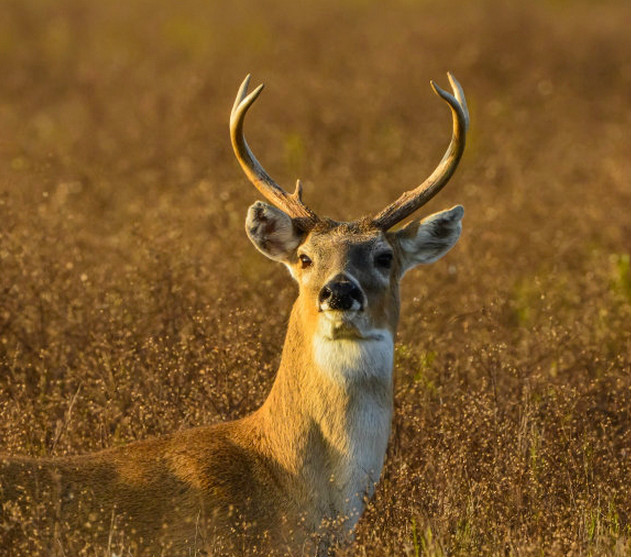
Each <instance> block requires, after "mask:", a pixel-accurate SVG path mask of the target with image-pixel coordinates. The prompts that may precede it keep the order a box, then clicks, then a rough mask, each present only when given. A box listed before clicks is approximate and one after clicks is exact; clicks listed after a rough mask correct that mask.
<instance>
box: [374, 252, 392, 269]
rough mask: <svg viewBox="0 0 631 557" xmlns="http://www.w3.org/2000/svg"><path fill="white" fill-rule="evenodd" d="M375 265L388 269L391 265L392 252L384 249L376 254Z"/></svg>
mask: <svg viewBox="0 0 631 557" xmlns="http://www.w3.org/2000/svg"><path fill="white" fill-rule="evenodd" d="M375 265H376V266H377V267H381V268H382V269H389V268H390V267H392V253H390V252H389V251H386V252H384V253H380V254H379V255H377V256H376V257H375Z"/></svg>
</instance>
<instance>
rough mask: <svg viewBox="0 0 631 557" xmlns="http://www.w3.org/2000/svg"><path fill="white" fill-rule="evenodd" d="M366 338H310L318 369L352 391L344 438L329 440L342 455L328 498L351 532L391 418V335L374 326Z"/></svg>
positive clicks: (381, 456) (373, 476) (379, 458)
mask: <svg viewBox="0 0 631 557" xmlns="http://www.w3.org/2000/svg"><path fill="white" fill-rule="evenodd" d="M364 338H365V340H358V339H338V340H330V339H329V338H326V337H323V336H321V335H315V336H314V340H313V353H314V359H315V362H316V364H317V365H318V367H319V368H320V369H321V370H322V372H323V373H325V374H326V375H327V377H328V378H329V379H331V380H333V382H334V383H336V384H338V385H339V386H342V387H343V388H344V389H346V391H347V392H348V394H349V395H350V396H349V401H350V403H349V406H348V408H347V412H346V415H345V416H344V418H343V421H344V426H343V428H344V432H343V436H342V437H341V438H336V439H330V440H328V441H329V442H330V443H331V444H332V445H333V448H334V449H336V452H337V453H338V454H339V455H340V458H339V460H338V462H337V463H336V464H335V466H334V469H333V470H332V471H331V488H332V490H331V493H330V494H329V501H330V504H332V506H333V508H334V509H335V513H336V514H337V515H338V516H340V517H343V518H344V522H345V525H346V529H347V531H348V533H349V534H350V532H351V530H352V529H353V527H354V526H355V524H356V523H357V521H358V520H359V517H360V516H361V514H362V512H363V509H364V501H365V498H367V497H370V496H371V495H372V492H373V491H374V486H375V483H376V482H377V481H378V479H379V476H380V475H381V470H382V468H383V462H384V458H385V454H386V448H387V445H388V437H389V436H390V425H391V421H392V406H393V404H392V364H393V354H394V343H393V338H392V335H391V333H390V332H389V331H387V330H383V329H373V330H372V331H370V333H369V334H365V335H364ZM338 419H339V418H338Z"/></svg>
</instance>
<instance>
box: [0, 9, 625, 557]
mask: <svg viewBox="0 0 631 557" xmlns="http://www.w3.org/2000/svg"><path fill="white" fill-rule="evenodd" d="M0 10H1V11H2V18H0V76H1V78H0V451H1V452H6V453H13V454H28V455H35V456H37V455H65V454H77V453H82V452H89V451H94V450H98V449H101V448H104V447H111V446H115V445H119V444H122V443H125V442H129V441H131V440H136V439H142V438H146V437H148V436H152V435H159V434H163V433H166V432H173V431H177V430H180V429H183V428H187V427H190V426H194V425H200V424H208V423H213V422H216V421H219V420H226V419H232V418H235V417H238V416H242V415H244V414H246V413H247V412H249V411H251V410H253V409H255V408H256V407H257V406H258V405H259V404H260V403H261V402H262V400H263V399H264V397H265V395H266V393H267V391H268V389H269V387H270V385H271V382H272V380H273V377H274V371H275V369H276V366H277V364H278V361H279V356H280V348H281V346H282V341H283V337H284V331H285V326H286V322H287V318H288V313H289V309H290V307H291V304H292V302H293V300H294V298H295V296H296V288H295V286H294V284H293V283H292V281H291V279H290V277H289V276H288V274H287V273H286V271H285V270H284V269H283V268H281V266H278V265H274V264H273V263H271V262H269V261H268V260H266V259H265V258H264V257H262V256H261V255H259V254H258V253H257V252H256V250H255V249H254V248H253V247H252V246H251V245H250V243H249V242H248V240H247V238H246V235H245V233H244V231H243V221H244V218H245V213H246V210H247V207H248V205H249V204H250V203H252V202H253V201H254V200H256V199H257V193H256V191H255V190H254V188H253V187H252V186H251V185H250V184H249V183H248V182H247V181H246V179H245V178H244V177H243V176H242V174H241V171H240V169H239V168H238V165H237V163H236V162H235V161H234V157H233V155H232V151H231V147H230V143H229V138H228V115H229V111H230V107H231V104H232V100H233V97H234V95H235V93H236V89H237V87H238V85H239V83H240V82H241V80H242V79H243V77H244V75H245V74H246V73H248V72H252V73H253V80H254V82H256V83H258V82H261V81H263V82H265V83H266V84H267V88H266V90H265V92H264V93H263V96H262V97H261V99H260V100H259V101H258V103H257V106H256V108H254V109H253V111H252V114H251V115H250V116H249V120H248V128H247V131H248V138H249V142H250V144H251V145H252V146H253V149H254V151H255V152H256V154H257V156H258V157H259V158H260V159H261V160H262V161H263V163H264V165H265V166H266V168H267V169H268V171H270V173H271V174H272V175H273V176H274V177H275V178H276V179H277V180H278V181H279V183H281V184H285V185H286V187H287V188H291V185H292V184H293V181H294V180H295V179H296V177H301V178H302V179H303V182H304V186H305V194H304V197H305V201H306V202H307V203H308V204H309V205H310V206H311V207H313V208H314V209H315V210H317V211H318V212H319V213H321V214H325V215H328V216H331V217H333V218H338V219H344V220H350V219H352V218H356V217H358V216H360V215H362V214H364V213H370V212H375V211H377V210H379V209H381V208H382V207H384V206H385V205H386V204H387V203H388V202H390V201H392V200H394V199H395V198H396V197H397V196H398V195H399V193H400V192H402V191H404V190H405V189H409V188H410V187H412V186H415V185H416V184H417V183H419V182H420V181H421V180H422V179H424V178H425V177H426V176H427V174H428V173H429V172H430V171H431V170H432V169H433V167H434V165H435V164H436V163H437V162H438V160H439V159H440V157H441V156H442V152H443V150H444V149H445V146H446V144H447V142H448V138H449V133H450V120H449V118H450V116H449V112H448V110H447V109H446V108H445V106H444V105H443V104H442V103H441V102H440V101H439V100H438V99H437V98H436V97H435V96H434V95H433V94H432V92H431V90H430V88H429V84H428V81H429V79H434V80H436V81H437V82H438V83H439V84H441V85H443V86H446V85H447V80H446V75H445V72H446V71H447V70H450V71H452V72H453V73H454V74H455V75H456V76H457V77H458V79H459V80H460V82H461V83H462V84H463V86H464V89H465V92H466V94H467V98H468V101H469V105H470V110H471V117H472V125H471V133H470V139H469V143H468V146H467V151H466V153H465V157H464V159H463V161H462V163H461V165H460V169H459V170H458V172H457V174H456V176H455V177H454V179H453V180H452V182H451V184H450V185H449V186H448V187H447V188H446V189H445V190H444V191H443V192H442V193H441V194H440V195H439V196H438V197H437V198H435V199H434V200H433V201H431V203H430V204H429V205H428V206H427V207H426V208H425V209H424V211H425V212H426V213H429V212H433V211H437V210H440V209H443V208H447V207H450V206H452V205H454V204H456V203H462V204H463V205H464V206H465V208H466V215H465V221H464V232H463V236H462V238H461V240H460V242H459V244H458V245H457V247H456V248H455V249H454V250H453V251H452V252H450V254H449V255H448V256H446V257H445V258H444V259H443V260H441V261H440V262H438V263H437V264H435V265H434V266H432V267H428V268H426V269H422V270H416V271H414V272H411V273H409V275H407V276H406V278H405V279H404V281H403V292H402V296H403V309H402V320H401V326H400V330H399V337H398V345H397V349H396V362H395V382H396V383H395V390H396V414H395V423H394V428H393V434H392V438H391V443H390V449H389V453H388V458H387V464H386V468H385V472H384V476H383V477H382V481H381V483H380V485H379V488H378V490H377V495H376V497H375V499H374V501H373V503H372V505H371V507H370V508H369V510H368V511H367V512H366V514H365V515H364V517H363V518H362V520H361V522H360V526H359V529H358V535H357V541H356V543H355V545H354V546H353V547H351V548H349V549H348V550H347V551H346V552H345V553H344V554H345V555H348V556H351V555H366V556H375V557H377V556H389V555H392V556H395V555H396V556H399V555H411V556H419V555H426V556H441V555H453V556H471V555H494V556H507V555H511V556H540V555H573V556H590V555H606V556H622V555H629V554H631V500H630V497H629V485H631V427H630V411H631V370H630V367H631V366H630V364H631V327H630V325H629V324H630V323H631V273H630V262H629V253H630V239H631V218H630V216H631V215H630V213H631V156H630V153H631V133H630V129H631V126H630V125H631V102H630V100H631V97H630V92H631V58H630V56H629V53H631V34H629V21H631V5H630V4H629V3H628V2H625V1H622V0H620V1H615V2H614V1H609V0H606V1H604V2H588V1H582V0H581V1H574V2H570V1H567V0H565V1H563V0H554V1H552V0H550V1H543V0H537V1H535V2H529V3H518V2H511V1H502V0H484V1H482V2H466V3H465V2H457V1H456V0H447V1H445V2H437V1H434V0H426V1H413V0H399V1H394V2H391V3H389V4H388V7H387V8H385V7H384V6H383V5H382V4H381V3H378V2H374V1H371V0H344V1H342V2H333V1H332V0H325V1H324V2H312V3H305V4H302V3H294V2H289V1H286V0H285V1H271V0H264V1H259V2H255V1H254V0H239V1H236V2H232V3H230V5H228V3H223V2H209V1H204V2H202V1H201V0H183V1H180V2H168V1H167V0H153V1H151V2H149V1H147V0H134V1H131V2H123V1H121V0H114V1H111V2H99V3H97V2H88V1H87V0H82V1H80V0H58V1H56V2H52V1H45V0H27V1H23V0H3V2H2V6H1V7H0ZM625 486H626V487H625ZM0 528H1V525H0ZM25 528H28V524H26V525H25ZM57 551H60V553H59V554H60V555H62V554H63V553H62V552H61V549H59V548H57ZM90 551H92V550H90ZM90 551H88V552H87V553H86V554H87V555H101V553H98V551H97V550H93V551H92V552H90ZM0 553H2V551H1V549H0Z"/></svg>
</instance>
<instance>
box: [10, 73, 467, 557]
mask: <svg viewBox="0 0 631 557" xmlns="http://www.w3.org/2000/svg"><path fill="white" fill-rule="evenodd" d="M449 81H450V83H451V86H452V89H453V95H452V94H450V93H448V92H446V91H444V90H442V89H441V88H440V87H438V86H437V85H435V84H434V83H432V87H433V89H434V91H435V92H436V94H437V95H438V96H440V97H441V98H442V99H443V100H444V101H446V102H447V104H448V105H449V107H450V108H451V112H452V115H453V134H452V139H451V142H450V144H449V147H448V149H447V152H446V153H445V156H444V157H443V159H442V161H441V162H440V164H439V165H438V167H437V168H436V170H434V172H433V173H432V174H431V176H430V177H429V178H427V180H425V181H424V182H423V183H422V184H421V185H420V186H418V187H417V188H416V189H414V190H411V191H408V192H406V193H404V194H403V195H402V196H401V197H400V198H399V199H398V200H396V201H395V202H394V203H392V204H391V205H389V206H388V207H386V208H385V209H383V210H382V211H381V212H379V213H378V214H377V215H375V216H370V217H364V218H362V219H360V220H358V221H355V222H335V221H333V220H330V219H327V218H320V217H318V216H317V215H316V214H315V213H314V212H313V211H312V210H311V209H309V208H308V207H307V206H306V205H305V204H304V203H303V202H302V197H301V187H300V182H298V184H297V186H296V191H295V192H294V193H293V194H288V193H287V192H285V191H284V190H283V189H282V188H280V187H279V186H278V185H277V184H276V183H275V182H274V181H273V180H272V179H271V178H270V177H269V175H268V174H267V173H266V172H265V170H264V169H263V168H262V167H261V165H260V164H259V163H258V161H257V160H256V158H255V157H254V155H253V154H252V152H251V151H250V148H249V147H248V145H247V143H246V141H245V138H244V135H243V121H244V117H245V114H246V112H247V111H248V109H249V108H250V107H251V106H252V103H253V102H254V101H255V100H256V99H257V97H258V96H259V94H260V92H261V89H262V85H261V86H259V87H258V88H257V89H255V90H254V91H253V92H251V93H249V94H248V83H249V76H248V77H247V78H246V79H245V81H244V82H243V84H242V85H241V88H240V89H239V92H238V94H237V98H236V100H235V103H234V107H233V109H232V113H231V116H230V135H231V139H232V145H233V147H234V151H235V153H236V156H237V159H238V161H239V163H240V164H241V167H242V168H243V170H244V171H245V173H246V175H247V176H248V178H249V179H250V180H251V181H252V182H253V184H254V185H255V186H256V187H257V188H258V190H259V191H260V192H261V194H262V195H263V196H264V197H265V198H266V199H267V200H268V201H270V202H271V203H272V205H269V204H267V203H263V202H256V203H254V205H252V206H251V207H250V209H249V211H248V214H247V219H246V231H247V234H248V236H249V237H250V240H251V241H252V243H253V244H254V245H255V246H256V248H257V249H258V250H259V251H261V252H262V253H263V254H264V255H266V256H267V257H269V258H271V259H273V260H275V261H280V262H282V263H283V264H285V265H286V266H287V267H288V269H289V271H290V273H291V275H292V276H293V277H294V279H295V280H296V282H298V286H299V294H298V298H297V300H296V302H295V304H294V306H293V309H292V311H291V317H290V320H289V326H288V330H287V337H286V340H285V345H284V347H283V353H282V359H281V363H280V367H279V369H278V373H277V375H276V379H275V382H274V385H273V387H272V389H271V392H270V393H269V396H268V397H267V399H266V400H265V402H264V403H263V405H262V406H261V407H260V408H259V409H258V410H257V411H256V412H254V413H253V414H251V415H249V416H246V417H245V418H242V419H239V420H236V421H233V422H227V423H221V424H217V425H211V426H206V427H198V428H195V429H191V430H188V431H184V432H180V433H176V434H172V435H168V436H166V437H161V438H156V439H150V440H147V441H142V442H137V443H132V444H130V445H127V446H125V447H120V448H115V449H110V450H105V451H102V452H98V453H95V454H91V455H86V456H75V457H66V458H57V459H32V458H26V457H3V458H2V459H0V482H1V483H0V499H1V502H2V523H0V538H1V541H0V547H1V548H2V554H3V555H7V556H9V555H16V556H17V555H25V554H27V553H28V554H31V555H33V554H38V553H39V554H46V555H50V554H60V555H61V554H66V555H69V554H79V553H80V552H81V551H84V550H85V547H87V546H94V544H97V545H99V546H101V547H102V548H104V549H105V551H107V552H108V553H111V552H114V550H116V553H120V552H122V551H124V552H125V554H127V552H130V553H131V554H133V555H152V556H155V555H169V556H176V555H194V554H196V553H199V554H201V553H204V552H205V554H209V555H218V554H224V553H225V554H229V555H235V554H243V553H262V554H265V555H269V554H292V555H303V554H305V555H316V554H317V555H327V554H328V553H330V552H332V551H333V548H334V547H335V546H336V545H337V544H340V543H344V542H345V541H348V540H349V539H350V538H351V537H352V531H353V529H354V527H355V524H356V523H357V520H358V519H359V517H360V516H361V514H362V511H363V509H364V505H365V501H366V499H367V498H368V497H370V496H371V494H372V492H373V489H374V486H375V483H376V482H377V480H378V479H379V476H380V474H381V469H382V466H383V462H384V457H385V453H386V447H387V444H388V437H389V434H390V424H391V418H392V408H393V388H392V366H393V347H394V344H393V343H394V337H395V334H396V329H397V323H398V320H399V282H400V279H401V277H402V276H403V274H404V273H405V272H406V271H408V270H409V269H411V268H412V267H414V266H416V265H419V264H425V263H431V262H433V261H436V260H437V259H439V258H440V257H442V256H443V255H444V254H445V253H447V251H449V249H451V247H452V246H453V245H454V244H455V243H456V241H457V240H458V237H459V236H460V230H461V219H462V216H463V209H462V207H461V206H456V207H454V208H452V209H449V210H447V211H442V212H440V213H436V214H434V215H432V216H430V217H428V218H426V219H425V220H422V221H419V220H414V221H412V222H410V223H409V224H407V225H406V226H404V227H403V228H401V229H399V230H397V231H391V230H390V229H391V228H392V227H393V226H394V225H395V224H397V223H399V222H400V221H402V220H403V219H405V218H406V217H408V216H409V215H411V214H412V213H413V212H414V211H416V210H417V209H418V208H419V207H421V206H422V205H423V204H425V203H426V202H427V201H428V200H429V199H431V198H432V197H433V196H434V195H435V194H436V193H437V192H438V191H439V190H440V189H441V188H442V187H443V186H444V185H445V184H446V183H447V181H448V180H449V178H450V177H451V175H452V174H453V172H454V170H455V168H456V166H457V164H458V161H459V160H460V158H461V156H462V153H463V150H464V145H465V134H466V130H467V126H468V120H469V116H468V112H467V106H466V103H465V98H464V94H463V91H462V88H461V87H460V85H459V84H458V82H457V81H456V80H455V79H454V78H453V77H452V76H451V75H449ZM27 519H28V521H27ZM84 544H85V547H84ZM89 554H98V555H100V554H102V553H95V552H94V550H91V551H90V552H89Z"/></svg>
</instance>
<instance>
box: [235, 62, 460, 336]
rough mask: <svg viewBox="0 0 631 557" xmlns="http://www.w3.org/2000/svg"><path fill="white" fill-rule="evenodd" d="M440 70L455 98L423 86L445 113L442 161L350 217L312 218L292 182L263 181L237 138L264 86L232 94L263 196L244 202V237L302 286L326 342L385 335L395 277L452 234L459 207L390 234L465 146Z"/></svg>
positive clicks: (428, 258)
mask: <svg viewBox="0 0 631 557" xmlns="http://www.w3.org/2000/svg"><path fill="white" fill-rule="evenodd" d="M448 76H449V81H450V84H451V87H452V90H453V95H452V94H450V93H448V92H447V91H444V90H443V89H441V88H440V87H439V86H438V85H436V84H435V83H434V82H431V86H432V88H433V90H434V92H435V93H436V94H437V95H438V96H439V97H441V98H442V99H443V100H444V101H445V102H446V103H447V104H448V105H449V107H450V109H451V112H452V116H453V133H452V138H451V142H450V144H449V147H448V148H447V151H446V153H445V155H444V156H443V159H442V160H441V162H440V163H439V164H438V166H437V167H436V169H435V170H434V172H432V174H431V175H430V176H429V177H428V178H427V179H426V180H425V181H424V182H423V183H422V184H421V185H419V186H418V187H417V188H415V189H413V190H411V191H408V192H405V193H404V194H403V195H401V197H399V198H398V199H397V200H396V201H394V202H393V203H392V204H390V205H388V206H387V207H386V208H385V209H383V210H382V211H380V212H379V213H377V214H376V215H375V216H368V217H363V218H361V219H359V220H357V221H354V222H336V221H333V220H331V219H328V218H320V217H318V216H317V215H316V214H315V213H314V212H313V211H312V210H311V209H310V208H309V207H307V206H306V205H305V204H304V203H303V201H302V187H301V184H300V181H298V182H297V184H296V189H295V191H294V193H293V194H289V193H287V192H286V191H285V190H284V189H282V188H281V187H280V186H279V185H278V184H277V183H276V182H275V181H274V180H272V178H270V176H269V175H268V174H267V172H266V171H265V170H264V169H263V167H262V166H261V165H260V163H259V162H258V161H257V160H256V158H255V157H254V155H253V154H252V151H251V150H250V148H249V146H248V144H247V142H246V140H245V137H244V135H243V121H244V118H245V115H246V113H247V111H248V109H249V108H250V107H251V106H252V104H253V103H254V101H255V100H256V99H257V98H258V96H259V95H260V93H261V91H262V89H263V85H259V86H258V87H257V88H256V89H255V90H254V91H252V92H251V93H249V94H248V85H249V81H250V76H247V77H246V78H245V80H244V81H243V83H242V85H241V87H240V89H239V92H238V93H237V97H236V99H235V102H234V106H233V108H232V113H231V116H230V135H231V140H232V146H233V148H234V152H235V154H236V157H237V160H238V161H239V163H240V164H241V167H242V168H243V170H244V172H245V174H246V175H247V176H248V178H249V179H250V181H251V182H252V183H253V184H254V186H255V187H256V188H257V189H258V190H259V191H260V192H261V194H262V195H263V196H264V197H265V198H266V199H267V200H268V201H270V202H271V204H268V203H263V202H260V201H257V202H256V203H254V205H252V206H251V207H250V209H249V211H248V215H247V218H246V231H247V234H248V236H249V238H250V240H251V241H252V243H253V244H254V245H255V246H256V248H257V249H258V250H259V251H260V252H261V253H263V254H264V255H266V256H267V257H269V258H270V259H273V260H275V261H280V262H282V263H284V264H285V265H286V266H287V267H288V269H289V271H290V272H291V274H292V276H293V277H294V279H295V280H296V281H297V282H298V284H299V287H300V293H299V296H298V300H297V307H298V308H299V313H300V315H301V317H302V320H303V322H304V325H306V326H308V327H309V328H310V329H312V330H314V331H317V332H318V333H319V335H320V336H321V337H323V338H325V339H329V340H337V339H355V340H370V339H371V338H375V337H376V336H379V335H381V334H382V332H383V331H389V333H390V334H391V335H392V336H393V335H394V333H395V331H396V326H397V322H398V317H399V281H400V279H401V277H402V276H403V274H404V273H405V272H406V271H408V270H409V269H411V268H412V267H415V266H416V265H422V264H427V263H432V262H434V261H436V260H438V259H440V258H441V257H442V256H443V255H445V254H446V253H447V252H448V251H449V250H450V249H451V248H452V247H453V246H454V244H455V243H456V241H457V240H458V238H459V236H460V232H461V220H462V217H463V214H464V209H463V208H462V206H460V205H458V206H456V207H453V208H452V209H449V210H446V211H441V212H439V213H435V214H433V215H431V216H430V217H427V218H425V219H424V220H412V221H411V222H409V223H408V224H407V225H405V226H404V227H402V228H400V229H398V230H395V231H392V230H391V229H392V228H393V227H394V225H396V224H397V223H399V222H401V221H402V220H403V219H405V218H406V217H408V216H409V215H411V214H412V213H413V212H415V211H416V210H417V209H418V208H420V207H421V206H423V205H424V204H426V203H427V202H428V201H429V200H430V199H431V198H432V197H433V196H434V195H436V194H437V193H438V192H439V191H440V190H441V189H442V188H443V186H444V185H445V184H446V183H447V182H448V180H449V179H450V178H451V176H452V174H453V173H454V171H455V169H456V167H457V165H458V162H459V160H460V158H461V156H462V153H463V151H464V147H465V135H466V131H467V127H468V124H469V114H468V111H467V105H466V101H465V97H464V92H463V90H462V87H461V86H460V84H459V83H458V82H457V81H456V79H455V78H454V77H453V76H452V75H451V74H448Z"/></svg>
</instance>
